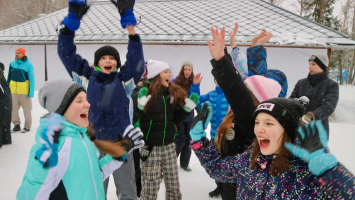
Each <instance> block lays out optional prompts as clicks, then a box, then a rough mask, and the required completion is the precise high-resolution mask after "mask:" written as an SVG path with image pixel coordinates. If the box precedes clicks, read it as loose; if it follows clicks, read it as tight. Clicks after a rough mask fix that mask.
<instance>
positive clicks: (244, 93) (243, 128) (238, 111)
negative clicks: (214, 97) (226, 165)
mask: <svg viewBox="0 0 355 200" xmlns="http://www.w3.org/2000/svg"><path fill="white" fill-rule="evenodd" d="M211 64H212V67H213V69H212V75H213V76H214V78H215V79H216V80H217V83H218V85H219V87H220V88H221V89H222V90H223V93H224V95H225V97H226V99H227V101H228V103H229V105H230V107H231V109H232V111H233V113H234V116H235V119H234V132H235V134H234V138H233V139H232V140H228V139H226V149H225V150H224V151H223V152H222V153H221V154H222V156H234V155H236V154H238V153H239V154H240V153H243V152H244V151H245V150H246V148H247V147H248V146H250V145H251V143H252V140H253V139H254V138H255V134H253V133H254V131H253V129H254V127H253V126H252V123H251V122H252V120H253V113H254V111H255V108H256V107H255V105H254V101H253V97H252V96H251V93H250V91H249V90H248V88H247V87H246V86H245V84H244V81H243V79H242V77H241V76H240V74H239V73H238V71H236V69H235V68H234V65H233V63H232V61H231V60H229V59H228V57H226V56H224V57H223V58H222V59H220V60H219V61H215V60H212V61H211ZM251 133H252V134H251Z"/></svg>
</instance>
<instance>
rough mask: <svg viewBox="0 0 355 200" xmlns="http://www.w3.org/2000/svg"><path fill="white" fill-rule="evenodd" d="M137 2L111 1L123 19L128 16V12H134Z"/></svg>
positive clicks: (132, 0)
mask: <svg viewBox="0 0 355 200" xmlns="http://www.w3.org/2000/svg"><path fill="white" fill-rule="evenodd" d="M134 1H135V0H111V2H112V3H113V5H115V6H116V8H117V9H118V12H119V13H120V15H121V17H122V16H125V15H126V10H132V9H133V7H134Z"/></svg>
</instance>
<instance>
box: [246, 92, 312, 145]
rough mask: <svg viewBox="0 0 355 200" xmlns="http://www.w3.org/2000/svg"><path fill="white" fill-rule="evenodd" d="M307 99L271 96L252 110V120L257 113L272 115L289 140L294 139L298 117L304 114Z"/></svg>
mask: <svg viewBox="0 0 355 200" xmlns="http://www.w3.org/2000/svg"><path fill="white" fill-rule="evenodd" d="M308 103H309V99H308V98H307V97H305V96H303V97H301V98H299V99H285V98H280V97H278V98H273V99H269V100H266V101H263V102H261V103H260V105H259V106H258V107H257V109H256V110H255V112H254V118H253V119H254V121H253V123H255V118H256V116H258V114H259V113H261V112H265V113H267V114H270V115H272V116H273V117H275V118H276V119H277V121H279V123H280V124H281V125H282V126H283V128H284V129H285V131H286V132H287V134H288V135H289V136H290V138H291V141H292V142H294V141H295V139H296V129H297V128H298V126H299V122H300V119H301V118H302V116H303V115H304V114H305V108H306V106H307V105H308Z"/></svg>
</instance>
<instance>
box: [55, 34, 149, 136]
mask: <svg viewBox="0 0 355 200" xmlns="http://www.w3.org/2000/svg"><path fill="white" fill-rule="evenodd" d="M74 36H75V34H74V33H73V34H62V33H59V36H58V55H59V57H60V59H61V60H62V62H63V64H64V66H65V68H66V69H67V71H68V73H69V75H70V76H71V77H72V78H73V80H75V81H76V82H79V83H81V84H82V85H83V86H84V88H87V97H88V101H89V103H90V104H91V107H90V112H89V121H90V122H91V123H92V124H93V129H94V130H95V136H96V137H97V138H98V139H100V140H111V141H118V138H119V135H122V134H123V133H124V130H125V129H126V127H127V126H128V125H130V124H131V117H130V113H131V116H132V113H133V111H132V106H131V105H132V104H133V102H132V100H131V98H128V96H130V93H131V92H132V90H133V89H134V88H135V86H136V84H137V83H138V82H139V80H140V79H141V77H142V74H143V73H144V57H143V46H142V42H141V40H139V42H135V41H132V40H129V42H128V52H127V55H126V63H125V64H124V65H122V66H121V67H120V70H119V71H115V72H111V73H110V74H105V73H103V72H100V71H96V70H95V68H93V67H90V66H89V63H88V61H87V60H86V59H83V58H82V57H81V56H80V55H79V54H77V53H76V45H75V44H74ZM127 90H131V91H130V92H128V91H127Z"/></svg>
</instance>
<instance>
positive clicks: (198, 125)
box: [190, 101, 213, 141]
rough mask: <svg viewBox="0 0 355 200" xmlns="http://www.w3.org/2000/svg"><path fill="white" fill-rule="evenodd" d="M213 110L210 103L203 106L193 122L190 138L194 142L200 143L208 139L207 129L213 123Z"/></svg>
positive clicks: (207, 102)
mask: <svg viewBox="0 0 355 200" xmlns="http://www.w3.org/2000/svg"><path fill="white" fill-rule="evenodd" d="M212 114H213V108H212V105H211V103H210V102H209V101H206V102H205V103H203V104H201V110H200V112H199V113H198V114H197V116H196V117H195V118H194V120H193V121H192V125H191V130H190V136H191V139H192V140H193V141H200V140H201V139H202V138H203V137H206V132H205V130H206V128H207V126H208V124H209V123H210V121H211V118H212Z"/></svg>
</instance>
